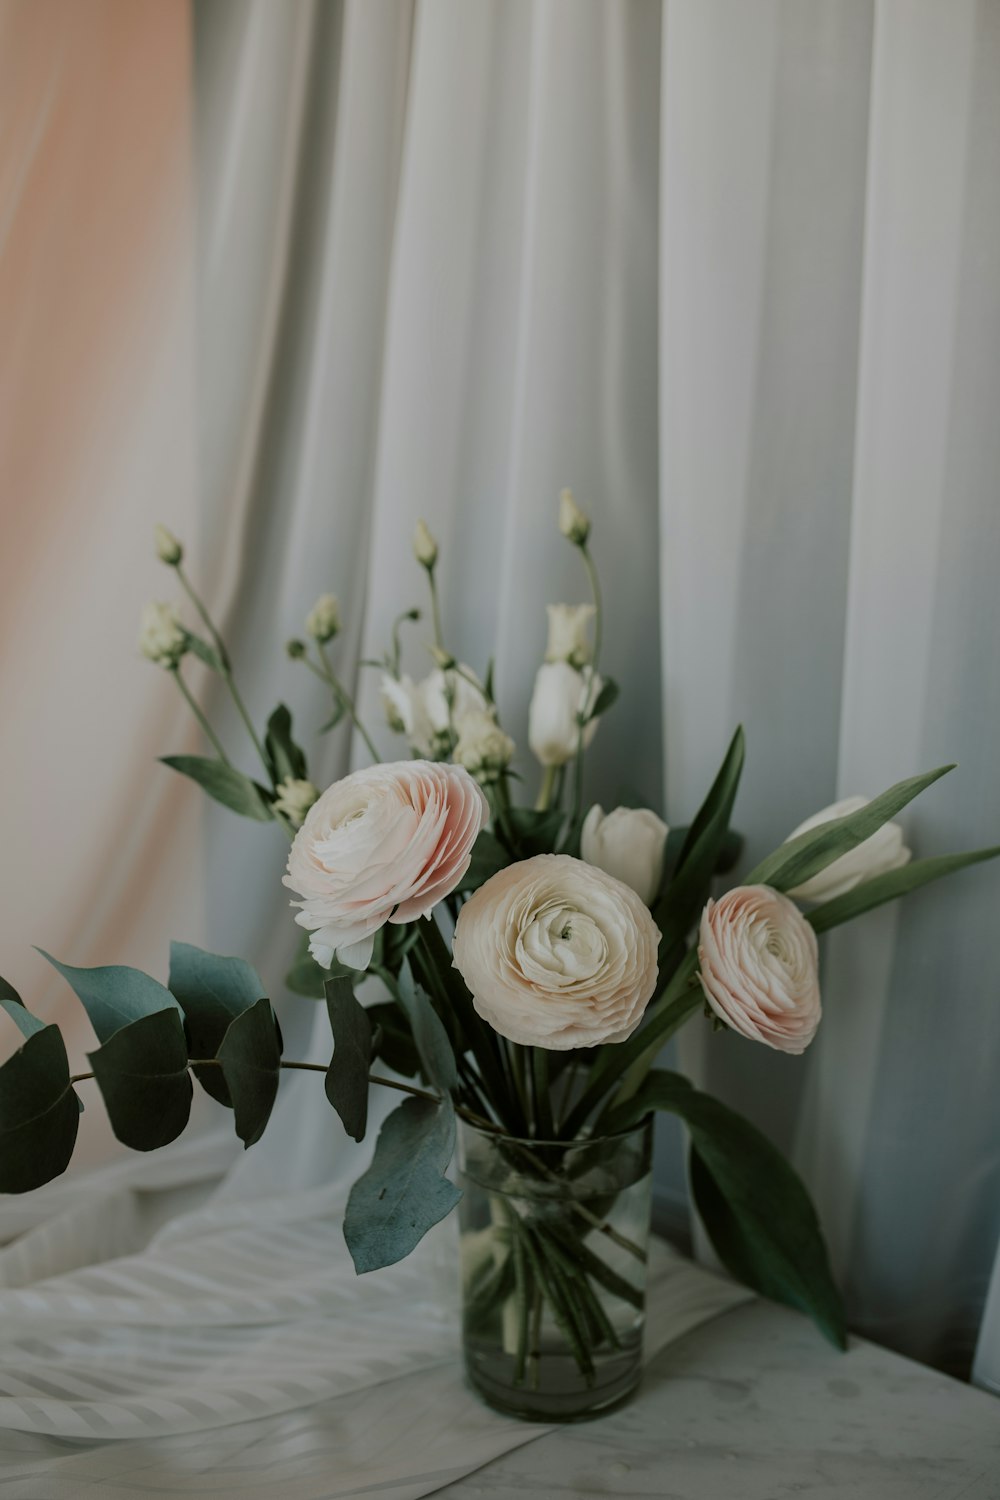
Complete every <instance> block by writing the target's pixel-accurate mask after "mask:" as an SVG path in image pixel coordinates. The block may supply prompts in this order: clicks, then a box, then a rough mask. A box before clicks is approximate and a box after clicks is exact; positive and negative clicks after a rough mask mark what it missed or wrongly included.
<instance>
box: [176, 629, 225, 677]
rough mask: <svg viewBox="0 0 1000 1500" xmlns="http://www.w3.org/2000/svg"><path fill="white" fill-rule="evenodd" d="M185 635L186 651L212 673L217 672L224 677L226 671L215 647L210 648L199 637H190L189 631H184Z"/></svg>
mask: <svg viewBox="0 0 1000 1500" xmlns="http://www.w3.org/2000/svg"><path fill="white" fill-rule="evenodd" d="M185 634H186V636H187V647H188V650H189V651H190V652H192V653H193V654H194V655H195V656H197V657H198V658H199V660H201V661H203V662H204V663H205V665H206V667H211V669H212V671H213V672H218V673H219V675H220V676H222V675H224V674H225V670H226V667H225V663H224V662H223V660H222V658H221V657H220V655H219V653H218V651H216V649H215V647H214V646H210V645H209V644H208V642H207V641H203V640H202V638H201V636H200V635H192V634H191V632H190V630H188V631H186V632H185Z"/></svg>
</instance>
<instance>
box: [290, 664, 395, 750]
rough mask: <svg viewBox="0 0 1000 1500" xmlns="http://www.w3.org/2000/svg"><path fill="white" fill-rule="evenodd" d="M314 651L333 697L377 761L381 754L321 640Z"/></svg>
mask: <svg viewBox="0 0 1000 1500" xmlns="http://www.w3.org/2000/svg"><path fill="white" fill-rule="evenodd" d="M316 651H317V654H318V655H319V659H320V661H321V662H322V663H323V674H322V675H324V676H325V678H326V681H327V682H328V683H329V685H330V687H331V688H332V690H333V693H334V696H335V698H336V699H337V700H338V701H339V703H342V704H343V706H344V708H345V709H346V710H347V713H348V716H349V718H350V720H351V723H352V724H353V725H354V727H355V729H356V730H357V731H358V733H359V734H360V736H361V738H362V739H363V740H364V742H365V745H366V746H367V747H368V753H369V755H370V756H371V758H372V760H373V761H376V762H378V761H379V760H381V756H380V755H379V753H378V751H377V750H376V749H375V744H374V742H373V740H372V737H371V735H370V734H369V733H368V731H367V729H366V728H365V726H364V725H363V724H362V722H361V720H360V718H359V717H358V711H357V709H356V708H355V706H354V699H353V698H352V697H351V695H350V693H349V692H348V691H347V689H346V688H345V687H344V685H343V683H342V682H341V681H340V679H339V678H338V677H337V676H336V675H335V673H334V670H333V668H332V667H331V665H330V661H329V658H328V657H327V654H326V652H325V651H324V650H323V642H322V641H317V642H316ZM307 660H308V658H307ZM310 665H311V663H310Z"/></svg>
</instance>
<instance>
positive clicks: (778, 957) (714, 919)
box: [698, 885, 822, 1053]
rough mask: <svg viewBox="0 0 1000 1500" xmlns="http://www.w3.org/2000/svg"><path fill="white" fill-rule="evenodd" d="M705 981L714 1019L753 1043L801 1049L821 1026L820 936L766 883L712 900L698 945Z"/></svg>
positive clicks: (742, 887)
mask: <svg viewBox="0 0 1000 1500" xmlns="http://www.w3.org/2000/svg"><path fill="white" fill-rule="evenodd" d="M698 959H699V961H700V964H701V975H700V977H701V984H702V988H703V989H704V991H705V995H706V997H707V999H708V1003H709V1005H710V1006H711V1007H712V1009H713V1010H714V1011H715V1013H716V1015H717V1016H719V1017H720V1018H721V1019H722V1020H723V1021H725V1023H726V1025H727V1026H731V1027H732V1028H733V1030H734V1031H738V1032H739V1033H740V1035H741V1036H745V1037H749V1038H750V1040H751V1041H754V1042H763V1043H764V1044H765V1045H766V1046H768V1047H776V1048H777V1050H778V1051H779V1052H796V1053H797V1052H804V1051H805V1049H806V1047H808V1045H809V1043H810V1042H811V1041H812V1039H813V1037H814V1036H815V1035H816V1028H817V1026H818V1025H819V1022H820V1015H821V1013H822V1012H821V1007H820V998H819V972H818V962H819V951H818V948H817V944H816V934H815V933H814V932H813V930H812V928H811V927H810V926H809V923H808V922H807V921H806V919H805V918H804V917H803V915H802V913H801V912H800V911H799V909H798V907H797V906H795V905H794V904H793V903H792V902H791V901H789V900H788V898H787V896H783V895H781V893H780V891H775V890H772V888H771V887H770V886H768V885H738V886H736V888H735V889H734V890H731V891H728V892H727V893H726V895H724V896H722V897H721V898H720V899H719V900H718V901H709V903H708V905H707V906H706V907H705V910H704V912H703V913H702V917H701V931H700V934H699V941H698Z"/></svg>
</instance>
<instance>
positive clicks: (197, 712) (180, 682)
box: [170, 665, 230, 766]
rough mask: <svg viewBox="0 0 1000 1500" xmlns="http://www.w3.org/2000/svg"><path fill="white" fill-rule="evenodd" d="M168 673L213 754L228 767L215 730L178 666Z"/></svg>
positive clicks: (226, 757)
mask: <svg viewBox="0 0 1000 1500" xmlns="http://www.w3.org/2000/svg"><path fill="white" fill-rule="evenodd" d="M170 671H171V673H172V675H173V679H174V681H175V682H176V684H177V686H178V687H179V688H180V690H181V692H182V693H183V694H184V697H185V698H186V699H187V704H188V707H189V708H190V710H191V712H192V713H193V714H194V716H195V718H196V719H197V720H198V723H199V724H200V725H201V727H202V730H203V732H204V733H205V735H206V736H207V738H208V739H209V740H210V741H211V742H212V744H213V745H214V746H215V753H216V755H218V757H219V759H220V760H221V761H222V764H223V765H224V766H228V765H229V764H230V761H229V757H228V755H227V754H226V752H225V750H223V748H222V744H221V742H220V741H219V737H218V735H217V734H216V733H215V730H214V729H213V728H212V726H211V724H210V723H209V722H208V720H207V719H206V717H205V715H204V713H203V712H202V710H201V708H200V707H199V705H198V704H197V702H196V701H195V699H194V697H193V695H192V693H191V690H190V688H189V687H188V685H187V683H186V682H185V681H184V678H183V677H182V676H181V671H180V666H179V665H178V666H176V667H171V669H170Z"/></svg>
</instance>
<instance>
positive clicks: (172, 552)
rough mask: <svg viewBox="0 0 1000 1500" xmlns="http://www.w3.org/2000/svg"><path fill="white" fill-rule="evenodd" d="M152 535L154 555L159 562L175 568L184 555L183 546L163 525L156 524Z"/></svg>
mask: <svg viewBox="0 0 1000 1500" xmlns="http://www.w3.org/2000/svg"><path fill="white" fill-rule="evenodd" d="M153 535H154V536H155V538H156V555H157V557H158V558H159V559H160V562H162V563H166V564H167V565H168V566H169V567H171V568H176V567H177V565H178V564H179V563H180V561H181V559H182V558H183V556H184V548H183V547H182V546H181V544H180V542H179V541H178V540H177V538H176V537H175V536H174V534H173V532H172V531H168V530H167V528H166V527H165V526H160V525H157V526H156V528H155V530H154V533H153Z"/></svg>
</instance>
